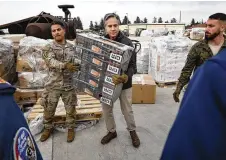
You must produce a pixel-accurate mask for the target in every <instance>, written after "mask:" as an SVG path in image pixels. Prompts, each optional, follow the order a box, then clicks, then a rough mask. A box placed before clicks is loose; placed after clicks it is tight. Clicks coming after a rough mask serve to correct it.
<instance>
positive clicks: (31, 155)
mask: <svg viewBox="0 0 226 160" xmlns="http://www.w3.org/2000/svg"><path fill="white" fill-rule="evenodd" d="M13 156H14V159H15V160H37V153H36V148H35V144H34V141H33V138H32V135H31V133H30V132H29V131H28V129H27V128H25V127H21V128H19V129H18V130H17V132H16V135H15V137H14V140H13Z"/></svg>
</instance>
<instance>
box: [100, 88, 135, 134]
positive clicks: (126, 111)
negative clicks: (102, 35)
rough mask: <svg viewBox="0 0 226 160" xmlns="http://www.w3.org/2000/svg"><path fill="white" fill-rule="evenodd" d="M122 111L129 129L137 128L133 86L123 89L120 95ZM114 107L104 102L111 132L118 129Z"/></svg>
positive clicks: (106, 118)
mask: <svg viewBox="0 0 226 160" xmlns="http://www.w3.org/2000/svg"><path fill="white" fill-rule="evenodd" d="M119 100H120V105H121V111H122V114H123V115H124V118H125V120H126V124H127V130H128V131H133V130H135V129H136V124H135V120H134V115H133V110H132V88H129V89H125V90H122V92H121V95H120V96H119ZM113 107H114V106H109V105H107V104H104V103H102V108H103V116H104V120H105V123H106V127H107V130H108V131H109V132H115V131H116V125H115V119H114V114H113Z"/></svg>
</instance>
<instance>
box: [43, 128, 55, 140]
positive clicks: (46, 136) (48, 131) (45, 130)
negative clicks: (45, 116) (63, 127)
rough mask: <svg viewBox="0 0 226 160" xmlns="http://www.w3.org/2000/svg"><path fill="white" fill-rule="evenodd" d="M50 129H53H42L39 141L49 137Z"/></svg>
mask: <svg viewBox="0 0 226 160" xmlns="http://www.w3.org/2000/svg"><path fill="white" fill-rule="evenodd" d="M52 131H53V129H44V131H43V133H42V135H41V138H40V141H41V142H44V141H46V140H47V139H48V138H49V137H50V135H51V133H52Z"/></svg>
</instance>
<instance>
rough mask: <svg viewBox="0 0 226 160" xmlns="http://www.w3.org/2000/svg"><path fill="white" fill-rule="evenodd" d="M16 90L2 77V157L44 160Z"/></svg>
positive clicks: (0, 91) (0, 143)
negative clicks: (15, 98)
mask: <svg viewBox="0 0 226 160" xmlns="http://www.w3.org/2000/svg"><path fill="white" fill-rule="evenodd" d="M15 90H16V88H15V87H13V86H11V85H10V84H9V83H8V82H6V81H4V80H3V79H2V78H0V104H1V105H0V128H1V131H0V159H1V160H17V159H36V160H42V159H43V158H42V155H41V153H40V151H39V148H38V146H37V144H36V142H35V140H34V138H33V136H32V134H31V132H30V129H29V127H28V124H27V121H26V119H25V118H24V115H23V113H22V112H21V110H20V108H19V106H18V105H17V104H16V102H15V100H14V97H13V94H14V93H15ZM26 142H29V143H26ZM21 146H23V147H21Z"/></svg>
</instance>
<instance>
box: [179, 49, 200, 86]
mask: <svg viewBox="0 0 226 160" xmlns="http://www.w3.org/2000/svg"><path fill="white" fill-rule="evenodd" d="M196 49H197V46H196V45H194V46H192V48H191V50H190V51H189V53H188V55H187V59H186V62H185V65H184V67H183V69H182V71H181V74H180V77H179V79H178V80H179V82H178V85H177V88H178V89H180V90H182V88H183V87H184V86H185V85H186V84H187V83H188V82H189V81H190V76H191V74H192V72H193V70H194V68H195V65H196V61H197V59H198V53H197V50H196Z"/></svg>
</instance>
